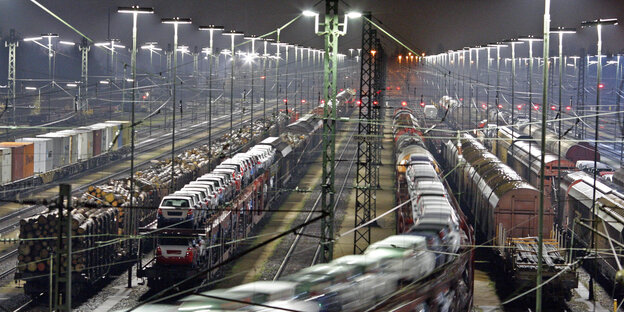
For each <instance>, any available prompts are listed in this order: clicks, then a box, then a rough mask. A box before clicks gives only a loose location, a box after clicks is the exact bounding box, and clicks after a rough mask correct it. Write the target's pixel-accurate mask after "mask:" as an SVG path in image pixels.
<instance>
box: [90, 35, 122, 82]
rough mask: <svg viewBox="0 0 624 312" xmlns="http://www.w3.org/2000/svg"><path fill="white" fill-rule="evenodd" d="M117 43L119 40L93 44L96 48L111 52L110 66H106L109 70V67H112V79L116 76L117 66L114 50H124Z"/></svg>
mask: <svg viewBox="0 0 624 312" xmlns="http://www.w3.org/2000/svg"><path fill="white" fill-rule="evenodd" d="M118 42H119V39H108V40H107V41H104V42H96V43H95V44H94V45H95V46H96V47H101V48H104V49H107V50H109V51H111V58H110V65H109V66H108V68H109V70H110V67H111V66H112V67H113V69H112V70H111V75H112V76H113V78H115V77H116V76H117V66H116V64H115V48H119V49H125V48H126V47H125V46H124V45H121V44H118Z"/></svg>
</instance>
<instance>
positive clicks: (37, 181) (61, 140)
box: [0, 121, 131, 198]
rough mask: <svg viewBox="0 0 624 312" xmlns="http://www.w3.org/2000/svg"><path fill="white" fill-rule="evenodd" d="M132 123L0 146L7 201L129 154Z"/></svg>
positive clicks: (1, 183) (97, 126) (111, 123)
mask: <svg viewBox="0 0 624 312" xmlns="http://www.w3.org/2000/svg"><path fill="white" fill-rule="evenodd" d="M130 131H131V130H130V122H129V121H106V122H102V123H97V124H93V125H90V126H85V127H78V128H74V129H71V130H62V131H55V132H49V133H45V134H40V135H37V136H35V137H34V138H20V139H17V140H16V141H17V142H2V143H0V191H2V192H3V195H4V196H5V198H11V197H13V196H15V195H17V194H18V193H19V192H21V191H22V190H23V189H24V188H26V187H33V186H37V185H41V184H45V183H49V182H51V181H55V180H58V179H60V178H63V177H67V176H69V175H71V174H74V173H78V172H81V171H84V170H86V169H90V168H95V167H97V166H100V165H102V164H104V163H106V162H108V161H110V160H113V159H118V158H120V157H122V156H123V155H125V154H127V153H128V152H129V146H130Z"/></svg>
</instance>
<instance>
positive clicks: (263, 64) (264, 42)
mask: <svg viewBox="0 0 624 312" xmlns="http://www.w3.org/2000/svg"><path fill="white" fill-rule="evenodd" d="M271 41H273V39H271V38H264V39H263V42H262V44H263V46H264V53H263V54H262V71H263V76H262V119H263V121H262V122H263V129H264V131H266V122H267V121H266V81H267V68H266V61H267V59H268V58H269V57H270V56H271V55H270V54H269V53H268V51H267V47H268V44H269V42H271Z"/></svg>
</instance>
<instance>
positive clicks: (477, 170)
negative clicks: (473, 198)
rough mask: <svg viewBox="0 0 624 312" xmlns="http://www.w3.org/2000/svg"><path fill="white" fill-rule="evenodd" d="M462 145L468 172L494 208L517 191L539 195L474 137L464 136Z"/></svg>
mask: <svg viewBox="0 0 624 312" xmlns="http://www.w3.org/2000/svg"><path fill="white" fill-rule="evenodd" d="M461 143H462V155H463V157H464V159H465V160H466V161H467V162H468V163H470V167H469V168H467V169H466V170H468V171H469V174H470V175H471V176H472V177H473V180H478V184H479V188H480V189H481V190H483V192H484V194H486V198H488V199H489V200H490V204H491V205H492V207H496V206H497V205H498V202H499V200H500V199H501V198H503V197H504V196H506V195H507V194H512V193H515V191H521V192H529V193H531V194H535V193H538V190H537V189H536V188H535V187H533V186H532V185H531V184H529V183H527V182H526V181H525V180H524V179H523V178H522V177H521V176H520V175H519V174H518V173H517V172H516V171H514V170H513V169H511V168H510V167H509V166H507V165H506V164H504V163H502V162H501V161H500V160H499V159H498V158H497V157H496V156H495V155H493V154H492V153H490V152H489V151H488V150H487V149H486V148H485V147H484V146H483V145H482V144H481V143H479V141H477V140H475V139H474V138H473V137H472V136H470V135H468V134H464V136H463V137H462V139H461ZM527 194H528V193H527Z"/></svg>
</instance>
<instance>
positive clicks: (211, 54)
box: [199, 25, 224, 168]
mask: <svg viewBox="0 0 624 312" xmlns="http://www.w3.org/2000/svg"><path fill="white" fill-rule="evenodd" d="M223 29H224V27H223V26H215V25H208V26H199V30H203V31H209V32H210V41H209V45H210V46H209V47H208V53H207V55H208V67H209V70H208V103H206V106H207V109H208V115H207V116H206V118H205V119H208V120H207V121H208V168H212V66H213V65H212V64H213V58H214V50H213V39H214V32H215V31H223ZM205 112H206V110H205V109H204V113H205Z"/></svg>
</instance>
